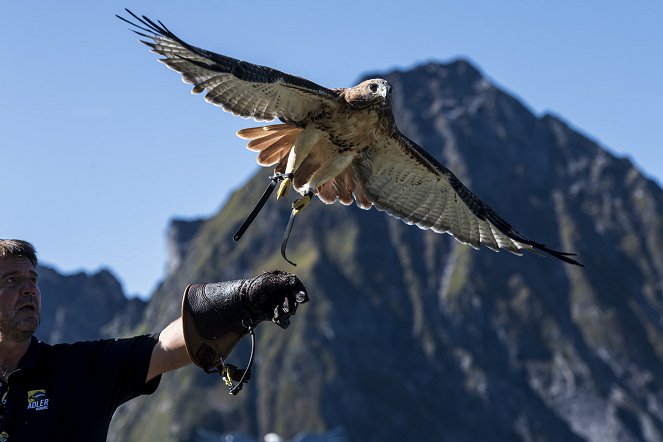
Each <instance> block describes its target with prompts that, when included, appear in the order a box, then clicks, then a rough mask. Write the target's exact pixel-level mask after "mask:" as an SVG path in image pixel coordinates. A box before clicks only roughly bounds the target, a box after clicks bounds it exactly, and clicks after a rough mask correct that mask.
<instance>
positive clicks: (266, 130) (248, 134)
mask: <svg viewBox="0 0 663 442" xmlns="http://www.w3.org/2000/svg"><path fill="white" fill-rule="evenodd" d="M287 129H300V128H298V127H297V126H295V125H294V124H271V125H269V126H259V127H247V128H245V129H240V130H238V131H237V136H238V137H240V138H242V139H244V140H253V139H255V138H262V137H264V136H266V135H270V134H272V133H273V132H281V131H283V130H287Z"/></svg>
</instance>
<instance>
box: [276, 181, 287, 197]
mask: <svg viewBox="0 0 663 442" xmlns="http://www.w3.org/2000/svg"><path fill="white" fill-rule="evenodd" d="M289 191H290V178H283V181H281V184H280V185H279V190H278V192H276V199H277V200H280V199H281V198H285V197H286V196H288V192H289Z"/></svg>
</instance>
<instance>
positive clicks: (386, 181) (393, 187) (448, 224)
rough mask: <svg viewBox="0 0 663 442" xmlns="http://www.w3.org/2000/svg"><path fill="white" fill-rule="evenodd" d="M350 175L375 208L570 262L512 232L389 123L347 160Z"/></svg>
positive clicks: (468, 238) (465, 237) (477, 240)
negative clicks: (385, 132) (386, 131)
mask: <svg viewBox="0 0 663 442" xmlns="http://www.w3.org/2000/svg"><path fill="white" fill-rule="evenodd" d="M353 171H354V177H355V180H356V181H358V183H359V184H360V185H361V188H362V190H363V193H364V194H365V196H366V198H367V199H368V200H369V201H370V202H371V203H372V204H373V205H374V206H375V207H376V208H377V209H378V210H382V211H385V212H387V213H388V214H390V215H392V216H394V217H396V218H399V219H401V220H403V221H404V222H406V223H407V224H416V225H417V226H419V227H420V228H422V229H432V230H433V231H435V232H438V233H442V232H444V233H449V234H451V235H453V236H454V237H455V238H456V239H457V240H458V241H460V242H462V243H467V244H470V245H471V246H472V247H474V248H479V247H480V245H481V244H484V245H486V246H487V247H489V248H490V249H492V250H495V251H498V250H499V249H506V250H508V251H510V252H512V253H515V254H518V255H519V254H521V253H520V250H522V249H526V250H535V249H536V250H541V251H543V252H546V253H548V254H551V255H553V256H555V257H556V258H559V259H561V260H562V261H565V262H567V263H570V264H577V265H581V264H579V263H578V262H577V261H576V260H574V259H573V258H571V257H570V256H573V254H570V253H565V252H559V251H556V250H552V249H549V248H548V247H546V246H545V245H543V244H540V243H537V242H534V241H531V240H529V239H528V238H526V237H525V236H523V235H522V234H520V233H519V232H517V231H516V230H515V229H514V228H513V227H512V226H511V225H510V224H509V223H508V222H507V221H505V220H504V219H503V218H502V217H500V216H499V215H498V214H497V213H496V212H495V211H494V210H493V209H491V208H490V207H489V206H488V205H487V204H486V203H484V202H483V201H481V199H479V198H478V197H477V196H476V195H475V194H474V193H472V192H471V191H470V190H469V189H468V188H467V187H466V186H465V185H464V184H463V183H461V182H460V180H459V179H458V178H457V177H456V176H455V175H454V174H453V173H452V172H451V171H450V170H449V169H447V168H446V167H444V166H443V165H442V164H440V163H439V162H438V161H437V160H435V158H433V157H432V156H431V155H430V154H429V153H428V152H426V151H425V150H423V149H422V148H421V147H419V146H418V145H417V144H416V143H414V142H413V141H412V140H410V139H408V138H407V137H406V136H405V135H403V134H401V133H400V132H399V131H398V130H397V129H394V131H393V132H392V134H391V136H389V137H387V139H386V140H384V141H383V142H379V143H377V144H376V145H374V146H372V147H370V148H369V149H367V150H365V151H364V152H363V153H362V154H360V155H359V156H358V157H357V158H356V159H355V161H354V163H353Z"/></svg>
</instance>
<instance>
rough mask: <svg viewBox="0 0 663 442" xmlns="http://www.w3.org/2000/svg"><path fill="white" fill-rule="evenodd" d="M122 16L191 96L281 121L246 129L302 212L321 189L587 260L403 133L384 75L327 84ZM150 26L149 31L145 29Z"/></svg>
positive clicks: (344, 200)
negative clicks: (561, 247)
mask: <svg viewBox="0 0 663 442" xmlns="http://www.w3.org/2000/svg"><path fill="white" fill-rule="evenodd" d="M127 12H128V13H129V14H131V16H132V17H133V18H134V19H136V20H137V21H138V23H134V22H131V21H129V20H126V19H124V18H122V17H120V16H118V18H120V19H122V20H124V21H126V22H128V23H129V24H131V25H132V26H134V27H136V28H137V29H139V30H140V31H135V32H136V33H137V34H139V35H141V36H143V37H145V38H147V39H149V40H151V41H142V42H143V43H145V44H146V45H147V46H149V47H150V48H152V52H154V53H157V54H159V55H162V56H163V57H164V58H162V59H160V60H159V61H161V62H162V63H164V64H165V65H167V66H168V67H169V68H171V69H173V70H175V71H177V72H179V73H181V74H182V80H183V81H184V82H185V83H190V84H193V90H192V92H193V93H195V94H200V93H202V92H206V95H205V101H207V102H209V103H212V104H214V105H215V106H220V107H221V108H223V109H224V110H226V111H228V112H231V113H232V114H234V115H239V116H241V117H244V118H249V117H251V118H253V119H255V120H257V121H272V120H275V119H277V118H278V119H279V120H280V121H281V122H282V124H274V125H268V126H261V127H253V128H248V129H242V130H240V131H238V132H237V135H238V136H240V137H241V138H244V139H247V140H250V141H249V143H248V145H247V147H248V149H249V150H252V151H255V152H258V164H260V165H261V166H275V167H276V171H277V172H280V173H283V174H285V176H286V177H288V178H287V179H286V180H285V181H283V182H282V183H281V187H280V188H279V191H278V195H277V197H280V196H283V195H285V194H286V193H287V191H288V189H289V186H290V184H292V186H293V187H294V188H295V190H296V191H297V192H299V193H300V194H301V195H302V197H301V198H299V199H298V200H297V201H295V203H294V204H293V208H295V213H296V212H297V211H299V210H301V209H303V208H304V207H305V206H306V205H307V204H308V202H309V201H310V199H311V197H312V196H313V195H317V196H318V198H320V200H322V201H323V202H324V203H326V204H332V203H334V202H336V201H337V200H338V201H340V202H341V204H344V205H349V204H352V202H353V201H354V202H355V203H356V204H357V206H359V207H361V208H362V209H370V208H371V207H376V208H377V209H378V210H382V211H385V212H387V213H388V214H389V215H391V216H394V217H396V218H399V219H401V220H403V221H404V222H405V223H407V224H416V225H417V226H419V227H420V228H422V229H432V230H433V231H435V232H438V233H449V234H451V235H453V237H454V238H456V239H457V240H458V241H460V242H462V243H466V244H469V245H471V246H472V247H474V248H475V249H478V248H479V247H480V245H481V244H484V245H485V246H486V247H488V248H490V249H492V250H495V251H499V250H500V249H506V250H508V251H509V252H512V253H515V254H517V255H520V254H521V250H530V251H536V250H540V251H543V252H546V253H548V254H550V255H552V256H554V257H556V258H559V259H561V260H562V261H564V262H567V263H570V264H576V265H581V264H580V263H578V262H577V261H576V260H575V259H573V258H571V256H575V255H574V254H572V253H565V252H560V251H557V250H552V249H550V248H548V247H546V246H545V245H543V244H541V243H538V242H535V241H532V240H530V239H528V238H527V237H525V236H524V235H522V234H521V233H519V232H518V231H516V230H515V229H514V228H513V227H512V226H511V225H510V224H509V223H508V222H506V221H505V220H504V219H503V218H502V217H500V216H499V215H498V214H497V213H496V212H495V211H494V210H493V209H491V208H490V207H489V206H488V205H487V204H486V203H484V202H483V201H481V200H480V199H479V198H478V197H477V196H476V195H474V194H473V193H472V192H471V191H470V190H469V189H468V188H467V187H465V185H463V183H461V182H460V181H459V180H458V178H456V176H455V175H454V174H453V173H451V171H450V170H449V169H447V168H446V167H444V166H443V165H442V164H440V163H439V162H438V161H437V160H435V158H433V157H432V156H431V155H430V154H429V153H427V152H426V151H425V150H423V149H422V148H421V147H419V146H418V145H417V144H416V143H414V142H413V141H412V140H410V139H408V138H407V137H406V136H405V135H403V134H402V133H401V132H400V131H399V130H398V127H396V123H395V120H394V116H393V113H392V109H391V92H392V91H391V85H390V84H389V83H388V82H387V81H386V80H383V79H379V78H378V79H372V80H367V81H364V82H362V83H360V84H358V85H357V86H355V87H351V88H338V89H328V88H325V87H322V86H320V85H318V84H316V83H313V82H311V81H309V80H306V79H304V78H301V77H296V76H293V75H289V74H286V73H284V72H280V71H278V70H276V69H272V68H270V67H266V66H259V65H255V64H252V63H248V62H246V61H241V60H237V59H235V58H230V57H227V56H225V55H221V54H216V53H214V52H210V51H207V50H205V49H201V48H197V47H195V46H191V45H189V44H188V43H186V42H184V41H183V40H181V39H180V38H179V37H177V36H176V35H175V34H173V33H172V32H171V31H170V30H169V29H168V28H167V27H166V26H164V25H163V23H161V22H156V23H155V22H153V21H152V20H150V19H148V18H147V17H145V16H142V18H141V17H138V16H137V15H135V14H133V13H132V12H131V11H129V10H127ZM141 31H142V32H141Z"/></svg>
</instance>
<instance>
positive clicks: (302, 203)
mask: <svg viewBox="0 0 663 442" xmlns="http://www.w3.org/2000/svg"><path fill="white" fill-rule="evenodd" d="M312 197H313V191H312V190H311V189H309V190H307V191H306V192H305V193H304V195H303V196H302V197H301V198H298V199H296V200H295V201H294V202H293V203H292V210H293V214H294V215H297V214H299V212H301V211H302V210H304V209H305V208H306V207H307V206H308V205H309V204H310V203H311V198H312Z"/></svg>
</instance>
